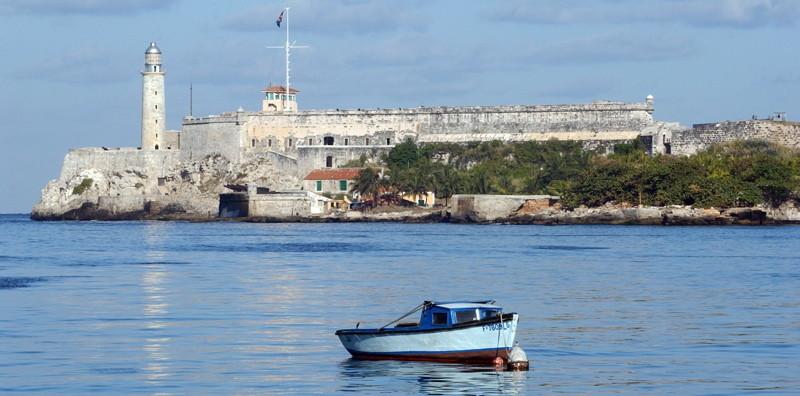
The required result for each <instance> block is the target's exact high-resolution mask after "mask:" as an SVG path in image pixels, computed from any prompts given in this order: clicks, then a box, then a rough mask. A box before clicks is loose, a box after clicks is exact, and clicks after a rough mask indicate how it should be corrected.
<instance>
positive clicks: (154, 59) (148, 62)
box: [144, 43, 161, 73]
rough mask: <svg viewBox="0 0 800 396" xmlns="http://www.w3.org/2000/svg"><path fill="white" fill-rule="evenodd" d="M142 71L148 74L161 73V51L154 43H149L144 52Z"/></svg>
mask: <svg viewBox="0 0 800 396" xmlns="http://www.w3.org/2000/svg"><path fill="white" fill-rule="evenodd" d="M144 70H145V71H146V72H150V73H158V72H160V71H161V50H160V49H159V48H158V47H157V46H156V43H150V46H149V47H147V50H146V51H145V52H144Z"/></svg>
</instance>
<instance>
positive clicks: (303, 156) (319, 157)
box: [297, 145, 394, 179]
mask: <svg viewBox="0 0 800 396" xmlns="http://www.w3.org/2000/svg"><path fill="white" fill-rule="evenodd" d="M392 147H394V146H393V145H392V146H305V147H301V148H300V149H299V150H298V152H297V172H298V178H301V179H302V178H303V177H305V176H306V175H308V174H309V173H310V172H311V171H312V170H314V169H320V168H327V167H328V166H327V165H328V162H327V159H328V157H331V166H330V167H331V168H341V167H343V166H344V165H345V164H346V163H347V162H348V161H350V160H358V159H359V158H360V157H361V155H362V154H364V155H365V156H366V157H367V160H368V162H371V163H378V162H379V160H380V158H381V156H382V155H384V154H388V153H389V151H391V149H392Z"/></svg>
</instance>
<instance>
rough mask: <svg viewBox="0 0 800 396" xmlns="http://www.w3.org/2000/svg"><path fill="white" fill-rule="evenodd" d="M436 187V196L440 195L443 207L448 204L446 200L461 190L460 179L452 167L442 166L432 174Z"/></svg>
mask: <svg viewBox="0 0 800 396" xmlns="http://www.w3.org/2000/svg"><path fill="white" fill-rule="evenodd" d="M434 176H435V180H436V185H437V187H436V188H435V190H436V192H437V194H441V195H442V197H444V199H445V200H444V203H445V205H447V204H448V200H449V199H450V197H452V196H453V194H458V193H459V192H460V191H461V189H462V182H461V177H460V176H459V174H458V171H456V170H455V169H454V168H453V167H452V166H447V165H445V166H442V167H440V168H439V169H437V171H436V172H435V173H434Z"/></svg>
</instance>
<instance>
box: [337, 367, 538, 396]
mask: <svg viewBox="0 0 800 396" xmlns="http://www.w3.org/2000/svg"><path fill="white" fill-rule="evenodd" d="M339 369H340V375H341V377H342V380H343V381H342V382H343V385H342V387H341V388H340V391H345V392H361V391H364V390H365V389H370V391H374V392H375V393H381V392H398V393H421V394H429V395H449V394H459V395H464V394H480V395H493V394H504V395H505V394H524V393H525V390H526V388H525V378H526V376H527V375H528V372H520V371H515V372H511V371H505V370H502V369H496V368H494V367H487V366H474V365H466V364H456V363H436V362H408V361H394V360H378V361H374V360H359V359H347V360H344V361H342V362H341V363H340V364H339Z"/></svg>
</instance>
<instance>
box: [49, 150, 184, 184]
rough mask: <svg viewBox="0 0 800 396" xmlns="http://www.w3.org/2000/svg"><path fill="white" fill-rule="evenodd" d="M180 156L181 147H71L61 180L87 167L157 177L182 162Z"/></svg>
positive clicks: (65, 179)
mask: <svg viewBox="0 0 800 396" xmlns="http://www.w3.org/2000/svg"><path fill="white" fill-rule="evenodd" d="M178 156H179V152H178V151H177V150H176V151H171V150H137V149H135V148H121V149H107V150H106V149H102V148H80V149H71V150H70V151H69V152H68V153H67V155H66V156H65V157H64V162H63V165H62V166H61V176H60V179H61V180H62V181H68V180H69V179H71V178H72V177H73V176H75V175H77V174H78V173H80V172H81V171H82V170H85V169H101V170H118V171H121V170H125V169H136V170H138V171H142V172H146V173H147V176H148V177H151V178H152V179H155V178H158V177H162V176H165V175H166V173H167V171H168V170H169V169H170V168H172V167H174V166H175V165H176V164H177V163H178ZM153 183H155V180H153Z"/></svg>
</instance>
